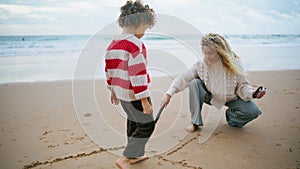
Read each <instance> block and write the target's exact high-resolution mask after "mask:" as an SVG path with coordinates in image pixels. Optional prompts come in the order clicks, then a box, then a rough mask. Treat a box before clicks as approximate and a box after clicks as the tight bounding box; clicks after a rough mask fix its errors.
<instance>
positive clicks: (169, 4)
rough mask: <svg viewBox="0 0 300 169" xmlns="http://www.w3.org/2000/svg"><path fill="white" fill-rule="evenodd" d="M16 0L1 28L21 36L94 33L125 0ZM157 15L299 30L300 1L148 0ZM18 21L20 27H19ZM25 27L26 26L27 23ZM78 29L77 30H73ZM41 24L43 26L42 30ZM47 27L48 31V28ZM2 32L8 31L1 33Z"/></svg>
mask: <svg viewBox="0 0 300 169" xmlns="http://www.w3.org/2000/svg"><path fill="white" fill-rule="evenodd" d="M63 2H64V3H61V1H58V0H43V1H35V0H26V1H25V0H15V1H3V2H2V4H0V25H1V27H2V28H1V29H2V30H3V29H12V28H13V29H12V30H10V31H8V30H7V31H4V32H10V33H12V34H13V31H15V33H17V34H21V33H22V32H23V33H25V32H30V31H27V30H25V29H28V28H31V29H35V27H36V28H37V29H35V30H36V33H38V34H44V33H49V32H51V31H48V30H50V29H53V30H55V31H53V32H54V33H65V32H66V30H69V33H70V34H74V33H75V34H80V33H83V34H89V33H94V32H95V31H97V30H98V29H99V28H100V27H103V26H105V25H106V24H109V23H111V22H114V21H115V20H116V19H117V17H118V15H119V7H120V6H121V5H123V4H125V2H126V0H124V1H119V0H110V1H107V0H88V1H80V0H64V1H63ZM143 2H144V3H145V4H149V5H150V7H152V8H154V10H155V11H156V12H157V13H163V14H169V15H173V16H176V17H179V18H181V19H184V20H185V21H187V22H189V23H191V24H193V25H195V26H196V27H198V28H199V30H200V31H205V32H211V31H215V32H219V33H300V29H299V28H300V27H299V26H300V25H299V20H300V8H299V2H298V1H297V0H296V1H292V0H291V1H290V2H289V3H286V1H285V0H277V1H272V0H261V1H260V2H259V4H257V2H254V1H252V0H228V1H224V0H163V1H158V0H143ZM17 25H20V26H19V27H18V26H17ZM25 25H26V26H25ZM75 27H76V29H74V28H75ZM40 28H41V29H40ZM46 30H47V31H46ZM0 33H1V34H3V31H1V32H0Z"/></svg>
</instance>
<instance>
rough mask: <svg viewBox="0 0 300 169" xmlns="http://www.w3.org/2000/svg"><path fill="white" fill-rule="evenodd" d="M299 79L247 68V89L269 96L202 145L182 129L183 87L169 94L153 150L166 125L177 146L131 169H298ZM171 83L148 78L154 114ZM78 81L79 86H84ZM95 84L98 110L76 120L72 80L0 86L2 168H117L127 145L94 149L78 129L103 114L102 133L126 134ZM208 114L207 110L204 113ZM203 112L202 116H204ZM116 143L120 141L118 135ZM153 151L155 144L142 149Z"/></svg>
mask: <svg viewBox="0 0 300 169" xmlns="http://www.w3.org/2000/svg"><path fill="white" fill-rule="evenodd" d="M299 75H300V70H299V69H298V70H274V71H248V72H247V77H248V79H249V81H250V82H251V83H252V84H253V85H256V86H259V85H263V86H265V87H267V95H266V96H265V97H263V98H262V99H260V100H255V102H256V103H257V104H258V106H259V108H260V109H261V111H262V115H261V116H259V117H258V118H257V119H255V120H253V121H252V122H250V123H249V124H248V125H246V126H245V127H243V128H233V127H230V126H229V125H228V124H227V123H226V120H225V114H224V116H223V118H222V120H221V122H220V124H219V125H218V127H217V129H216V130H215V131H214V132H213V134H212V136H211V137H210V138H209V140H208V141H206V142H205V143H203V144H200V143H199V141H198V138H199V136H200V135H201V130H198V131H196V132H194V133H186V131H185V127H186V125H187V124H189V120H190V118H189V105H188V89H186V90H185V91H184V92H183V93H182V94H177V95H175V96H174V98H173V99H172V101H171V103H170V105H169V106H168V107H167V108H166V110H165V111H164V112H163V114H162V117H161V119H160V120H159V122H158V123H157V125H156V129H155V133H154V135H153V139H156V140H157V142H153V143H152V145H153V146H157V147H163V145H164V144H165V145H168V144H169V143H168V140H167V139H160V133H162V132H164V131H167V130H171V129H170V128H176V129H175V130H174V131H176V133H178V134H179V136H178V137H172V134H173V133H168V132H166V133H164V135H166V136H168V134H170V136H171V138H170V139H172V140H175V142H176V144H174V146H172V147H171V148H170V149H168V150H167V151H165V152H162V153H156V152H155V151H153V152H150V153H151V154H152V156H151V157H150V159H148V160H146V161H144V162H141V163H138V164H135V165H132V168H133V169H139V168H144V169H147V168H149V169H150V168H151V169H152V168H165V169H176V168H178V169H180V168H183V169H184V168H186V169H188V168H195V169H196V168H197V169H198V168H199V169H200V168H203V169H216V168H222V169H240V168H243V169H250V168H251V169H252V168H256V169H266V168H270V169H298V168H300V134H299V133H300V76H299ZM171 82H172V79H171V78H165V77H163V76H160V77H153V78H152V83H151V88H152V89H155V90H153V91H152V92H153V94H152V100H153V104H154V110H157V109H158V105H159V102H160V101H161V100H162V97H163V92H164V91H166V89H167V87H168V86H169V85H170V84H171ZM86 83H87V85H86V86H88V85H89V83H88V82H86ZM80 84H81V86H83V87H84V86H85V85H84V84H85V82H84V81H82V82H80ZM94 84H95V86H94V87H95V90H94V92H95V93H94V94H95V97H96V102H97V103H98V105H99V107H100V110H99V112H84V114H82V117H81V115H80V114H78V113H80V112H79V109H78V107H77V105H74V101H75V103H76V97H78V96H79V97H80V98H81V97H85V96H84V95H78V96H76V94H74V82H73V85H72V81H71V80H61V81H50V82H19V83H3V84H1V85H0V93H1V95H0V116H1V118H0V119H1V121H0V129H1V130H0V152H1V155H0V156H1V157H0V168H5V169H15V168H34V169H35V168H36V169H37V168H43V169H44V168H45V169H48V168H49V169H50V168H66V169H68V168H70V169H74V168H78V169H91V168H103V169H104V168H105V169H110V168H111V169H113V168H117V167H116V166H115V164H114V163H115V160H116V159H117V158H118V157H119V156H118V155H117V154H118V152H121V151H122V149H123V148H124V146H125V145H122V144H120V145H115V146H110V145H109V146H108V145H103V146H101V145H99V144H97V138H96V137H95V138H94V137H93V136H91V133H90V132H89V130H90V129H91V128H89V129H86V128H84V126H90V127H91V126H92V125H90V124H88V122H84V121H83V120H85V119H94V121H93V120H90V121H91V122H97V121H95V118H94V117H95V116H96V115H99V114H101V115H102V117H104V118H105V119H107V121H108V122H109V123H112V126H114V128H113V129H112V128H108V129H106V130H105V131H104V130H103V133H110V132H111V133H123V134H125V119H124V118H122V116H117V117H118V118H113V117H114V116H116V114H114V113H115V112H116V107H115V106H112V105H111V104H109V91H108V90H107V89H106V88H105V85H104V84H105V81H104V79H97V80H96V81H95V83H94ZM158 89H160V90H158ZM74 98H75V99H74ZM77 101H78V100H77ZM79 101H80V100H79ZM103 105H104V106H103ZM178 106H179V107H180V108H178ZM208 109H209V107H208V106H206V107H205V109H204V110H208ZM205 113H207V111H204V116H205ZM223 113H224V112H223ZM178 114H181V115H180V117H179V120H181V121H180V122H179V123H178V125H171V124H173V122H172V121H170V120H172V119H178V117H177V115H178ZM79 119H81V120H79ZM82 119H83V120H82ZM183 119H184V120H183ZM87 121H88V120H87ZM94 130H95V131H97V129H96V128H94ZM103 137H105V138H106V139H108V140H109V139H111V142H112V143H113V142H114V141H115V138H113V137H110V135H103ZM119 138H120V139H125V138H124V137H123V136H122V135H120V137H119ZM151 139H152V138H150V140H151ZM95 140H96V141H95ZM153 149H155V147H148V148H147V150H150V151H151V150H153ZM115 152H117V153H115Z"/></svg>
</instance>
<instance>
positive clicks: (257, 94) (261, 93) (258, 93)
mask: <svg viewBox="0 0 300 169" xmlns="http://www.w3.org/2000/svg"><path fill="white" fill-rule="evenodd" d="M266 92H267V89H266V88H264V87H262V86H260V87H259V88H257V90H256V91H254V92H253V93H252V96H253V98H255V99H260V98H262V97H263V96H264V95H265V94H266Z"/></svg>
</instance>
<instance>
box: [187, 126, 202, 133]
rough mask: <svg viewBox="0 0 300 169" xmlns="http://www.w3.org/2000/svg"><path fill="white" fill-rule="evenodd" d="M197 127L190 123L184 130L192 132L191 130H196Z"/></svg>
mask: <svg viewBox="0 0 300 169" xmlns="http://www.w3.org/2000/svg"><path fill="white" fill-rule="evenodd" d="M198 128H199V126H198V125H195V124H191V125H189V126H188V127H187V129H186V131H187V132H191V133H192V132H194V131H196V130H197V129H198Z"/></svg>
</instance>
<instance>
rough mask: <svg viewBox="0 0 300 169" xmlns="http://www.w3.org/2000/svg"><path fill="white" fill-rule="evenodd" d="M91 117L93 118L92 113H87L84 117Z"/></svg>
mask: <svg viewBox="0 0 300 169" xmlns="http://www.w3.org/2000/svg"><path fill="white" fill-rule="evenodd" d="M91 116H92V114H91V113H86V114H85V115H84V117H91Z"/></svg>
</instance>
